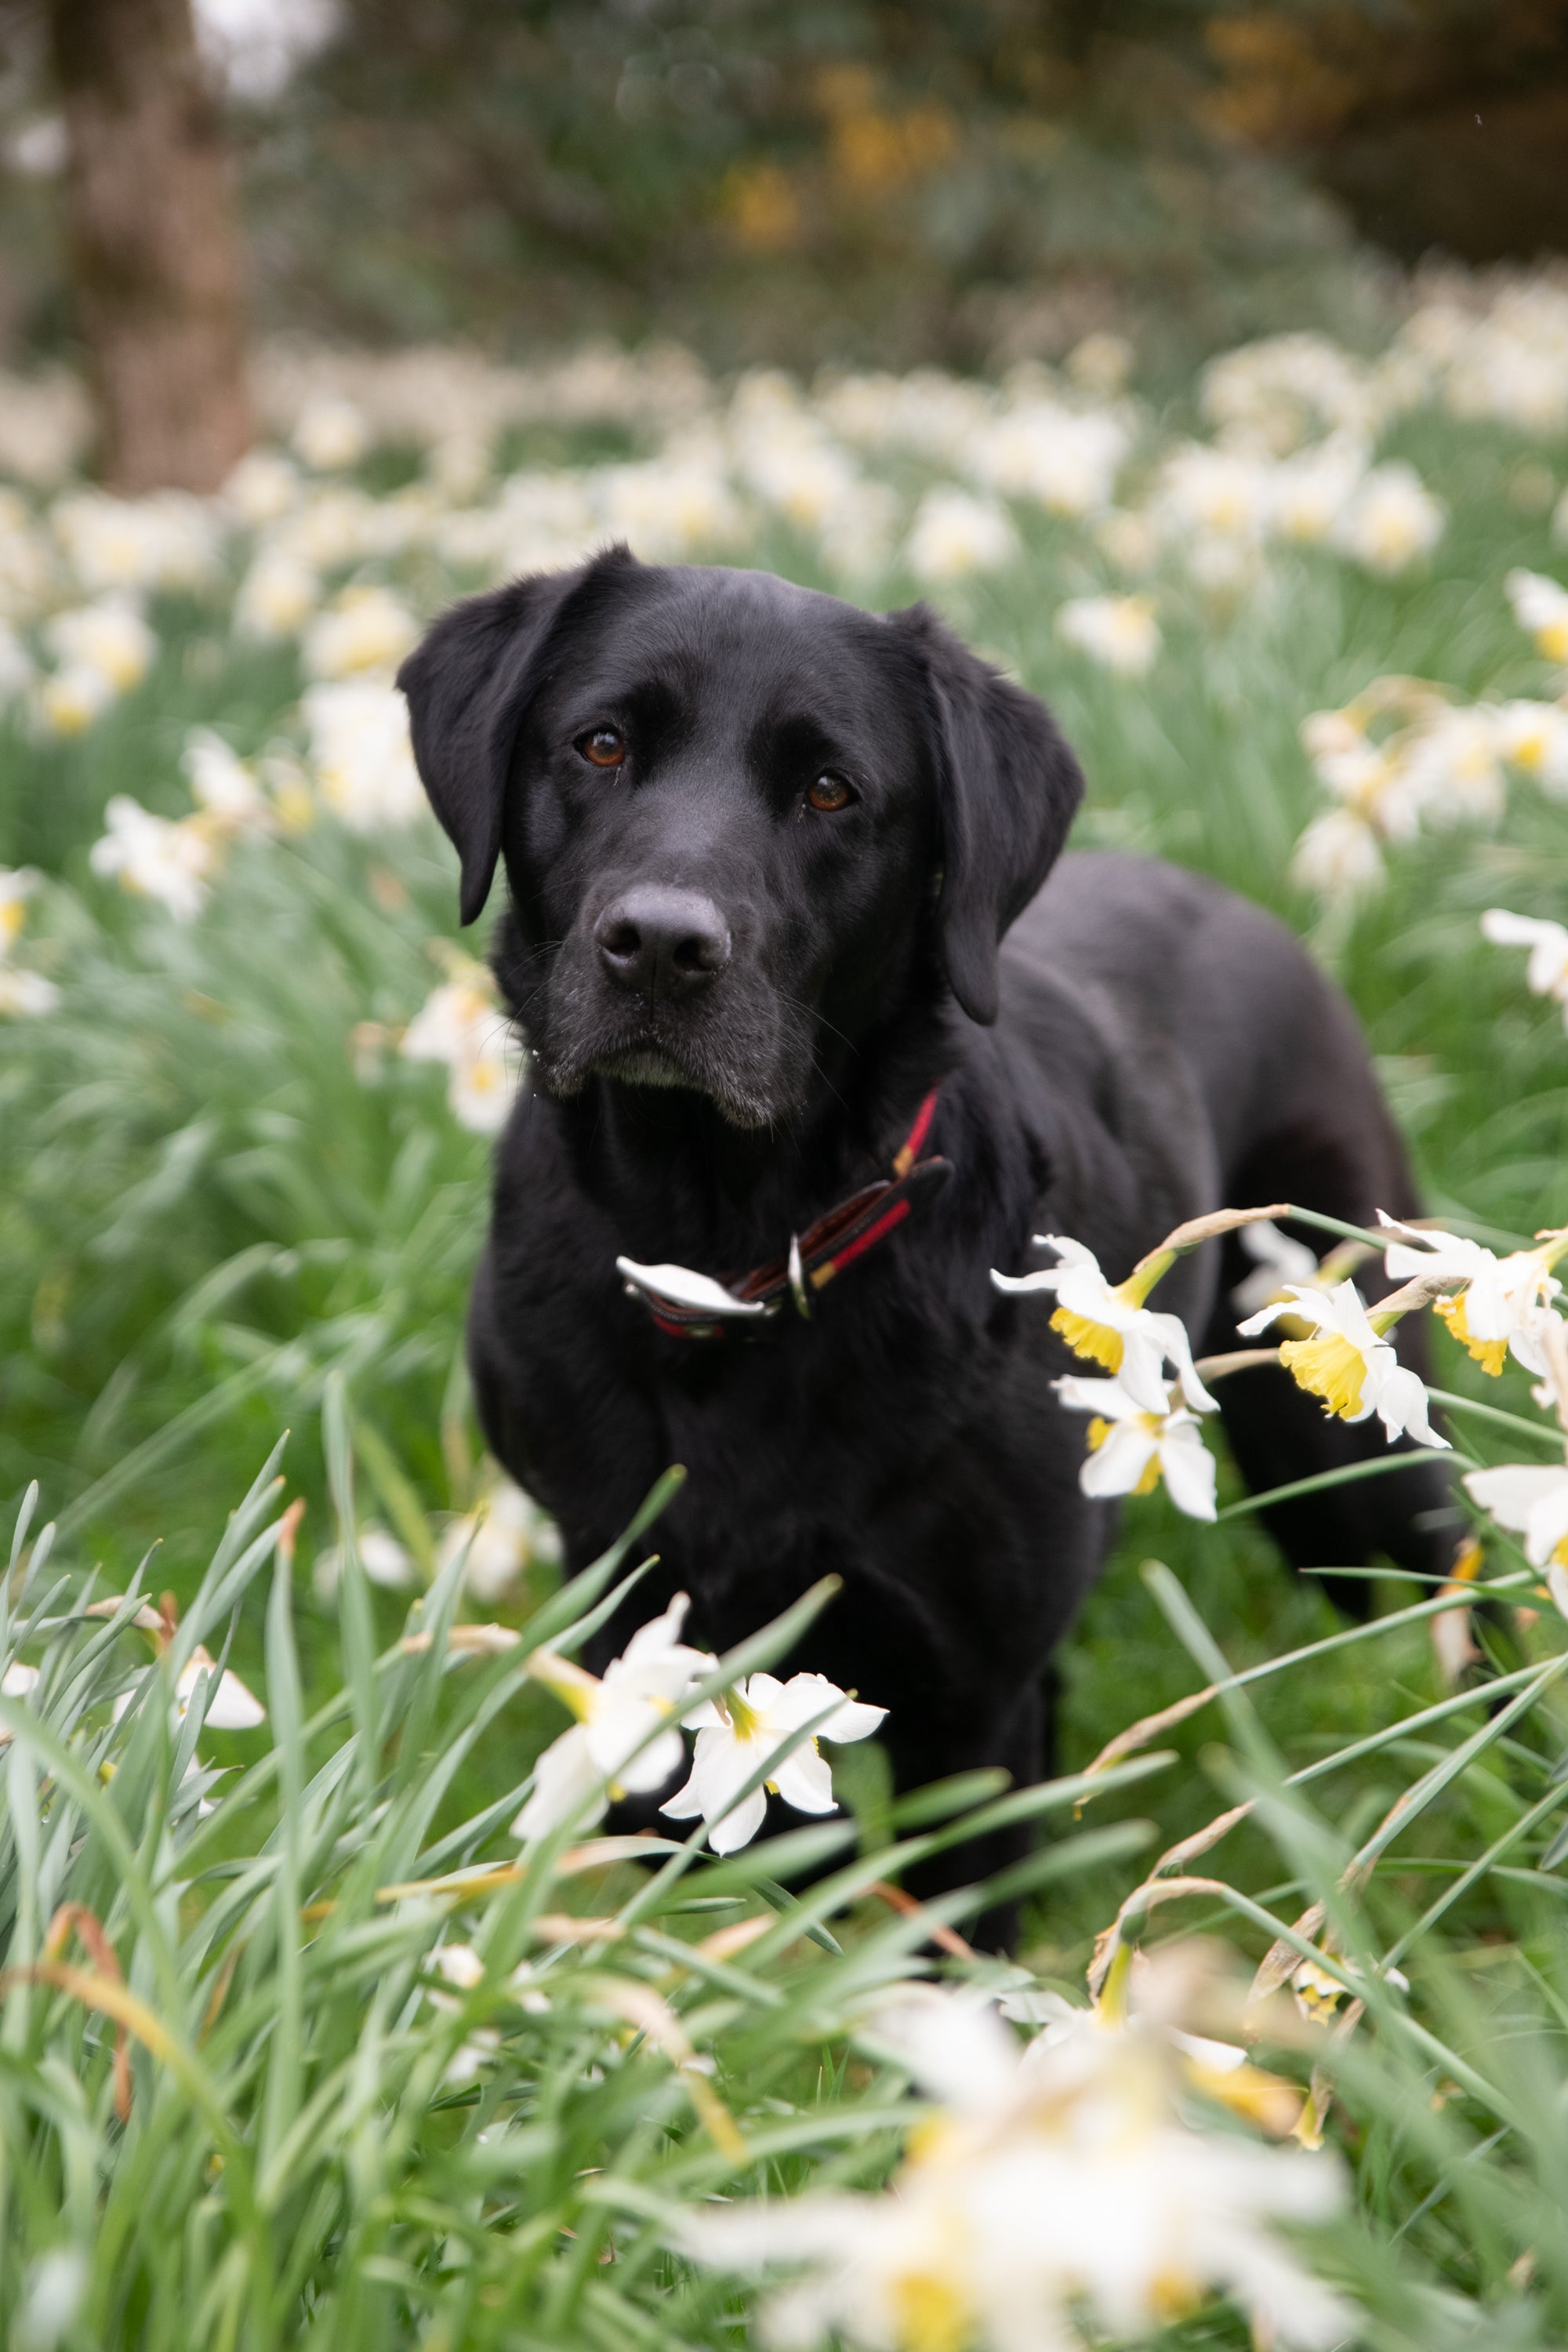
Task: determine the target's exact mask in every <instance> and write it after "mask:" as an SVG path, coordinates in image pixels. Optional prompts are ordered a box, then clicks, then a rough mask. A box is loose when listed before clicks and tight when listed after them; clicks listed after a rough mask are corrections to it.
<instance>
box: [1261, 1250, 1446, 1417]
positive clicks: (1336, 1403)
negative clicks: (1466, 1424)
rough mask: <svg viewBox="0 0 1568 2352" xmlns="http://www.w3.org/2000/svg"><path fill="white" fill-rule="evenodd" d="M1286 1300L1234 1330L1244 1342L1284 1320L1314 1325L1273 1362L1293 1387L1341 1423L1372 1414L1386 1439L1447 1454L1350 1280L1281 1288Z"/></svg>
mask: <svg viewBox="0 0 1568 2352" xmlns="http://www.w3.org/2000/svg"><path fill="white" fill-rule="evenodd" d="M1285 1287H1286V1291H1287V1293H1288V1296H1287V1297H1285V1298H1283V1299H1279V1300H1277V1301H1276V1302H1275V1303H1274V1304H1273V1305H1271V1306H1268V1307H1264V1308H1263V1309H1262V1311H1261V1313H1259V1314H1257V1315H1253V1316H1249V1317H1248V1318H1247V1321H1246V1322H1245V1323H1239V1324H1237V1330H1238V1331H1239V1332H1240V1333H1241V1334H1242V1336H1243V1338H1245V1339H1251V1338H1253V1337H1254V1336H1255V1335H1256V1334H1257V1333H1258V1332H1259V1331H1264V1330H1267V1329H1268V1326H1269V1324H1271V1323H1274V1322H1277V1321H1278V1320H1279V1318H1280V1317H1281V1316H1283V1315H1296V1316H1300V1318H1301V1320H1302V1321H1303V1322H1304V1323H1310V1325H1311V1327H1312V1336H1311V1338H1310V1339H1287V1340H1285V1341H1284V1342H1283V1344H1282V1345H1281V1347H1280V1349H1279V1360H1280V1362H1281V1363H1282V1364H1283V1365H1284V1367H1285V1369H1286V1370H1287V1371H1288V1372H1289V1374H1290V1376H1291V1378H1292V1380H1294V1381H1296V1383H1297V1385H1298V1386H1299V1387H1300V1388H1304V1389H1306V1390H1307V1391H1309V1392H1310V1394H1311V1395H1312V1396H1316V1397H1321V1399H1322V1401H1323V1405H1324V1409H1325V1411H1327V1412H1331V1413H1335V1414H1337V1415H1338V1417H1339V1418H1340V1420H1342V1421H1350V1422H1356V1421H1367V1420H1369V1419H1370V1418H1371V1416H1372V1415H1373V1413H1374V1412H1375V1413H1376V1414H1377V1416H1378V1419H1379V1420H1380V1421H1381V1422H1382V1423H1383V1425H1384V1429H1386V1431H1387V1432H1388V1434H1389V1436H1390V1437H1391V1438H1394V1437H1400V1436H1404V1435H1406V1434H1408V1435H1409V1436H1411V1437H1414V1438H1415V1440H1416V1442H1417V1443H1418V1444H1422V1445H1432V1446H1436V1447H1438V1448H1439V1449H1441V1450H1442V1451H1444V1452H1447V1446H1448V1441H1447V1438H1446V1437H1440V1436H1439V1435H1438V1434H1437V1432H1436V1430H1435V1429H1434V1428H1433V1427H1432V1425H1431V1423H1430V1422H1429V1420H1428V1419H1427V1409H1426V1390H1425V1388H1423V1386H1422V1384H1421V1381H1420V1380H1419V1379H1418V1378H1417V1376H1416V1374H1415V1372H1413V1371H1411V1370H1408V1368H1407V1367H1406V1366H1405V1365H1404V1364H1402V1363H1401V1362H1400V1360H1399V1359H1398V1357H1397V1356H1396V1355H1395V1354H1394V1349H1392V1347H1390V1345H1389V1343H1388V1341H1387V1340H1386V1339H1384V1338H1382V1336H1381V1335H1380V1334H1379V1333H1378V1332H1377V1331H1376V1330H1375V1329H1374V1328H1373V1325H1372V1323H1371V1322H1370V1321H1369V1319H1368V1317H1367V1310H1366V1305H1365V1302H1364V1300H1363V1298H1362V1297H1361V1294H1360V1293H1359V1291H1358V1290H1357V1289H1356V1286H1355V1285H1354V1283H1353V1282H1337V1283H1336V1284H1335V1285H1334V1286H1333V1288H1332V1289H1331V1290H1311V1289H1309V1288H1307V1287H1306V1286H1304V1285H1303V1284H1301V1283H1297V1282H1292V1283H1288V1284H1287V1285H1286V1286H1285Z"/></svg>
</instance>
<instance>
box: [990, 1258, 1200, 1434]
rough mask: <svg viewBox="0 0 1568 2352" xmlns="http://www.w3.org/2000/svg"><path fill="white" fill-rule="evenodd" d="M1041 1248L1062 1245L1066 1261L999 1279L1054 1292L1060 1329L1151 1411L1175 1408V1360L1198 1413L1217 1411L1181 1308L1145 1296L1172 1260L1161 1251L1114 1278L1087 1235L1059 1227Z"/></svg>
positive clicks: (1055, 1326) (1008, 1285)
mask: <svg viewBox="0 0 1568 2352" xmlns="http://www.w3.org/2000/svg"><path fill="white" fill-rule="evenodd" d="M1035 1244H1036V1247H1037V1248H1039V1249H1054V1250H1055V1251H1056V1253H1057V1255H1058V1258H1059V1259H1060V1260H1061V1263H1060V1265H1053V1266H1047V1267H1045V1268H1044V1269H1043V1270H1042V1271H1041V1272H1039V1273H1038V1274H1023V1275H1010V1274H998V1273H996V1272H995V1271H994V1269H993V1272H992V1276H991V1279H992V1281H993V1283H994V1285H995V1286H996V1288H997V1289H998V1290H1003V1291H1011V1292H1019V1293H1027V1292H1030V1291H1036V1290H1047V1291H1054V1292H1055V1294H1056V1299H1057V1308H1056V1312H1055V1314H1054V1315H1053V1316H1052V1317H1051V1328H1052V1330H1053V1331H1059V1332H1060V1334H1061V1336H1062V1338H1063V1339H1065V1340H1066V1341H1067V1343H1068V1347H1069V1348H1070V1349H1072V1351H1073V1353H1074V1355H1077V1356H1087V1357H1088V1358H1089V1360H1090V1361H1091V1362H1093V1363H1096V1364H1103V1365H1104V1367H1105V1369H1106V1370H1107V1371H1108V1372H1114V1373H1115V1375H1116V1377H1117V1379H1118V1380H1119V1381H1121V1385H1122V1387H1123V1388H1124V1389H1125V1390H1126V1391H1127V1393H1128V1395H1129V1396H1130V1397H1131V1399H1132V1400H1133V1402H1135V1403H1136V1404H1137V1405H1138V1406H1139V1407H1140V1409H1141V1410H1142V1412H1153V1413H1158V1414H1160V1415H1161V1416H1162V1418H1163V1416H1164V1414H1165V1413H1166V1412H1169V1410H1170V1400H1169V1397H1168V1396H1167V1394H1166V1380H1165V1369H1164V1368H1165V1365H1166V1363H1167V1362H1169V1363H1171V1364H1173V1366H1174V1367H1175V1372H1176V1378H1177V1380H1178V1381H1180V1383H1181V1389H1182V1396H1183V1399H1184V1402H1185V1403H1186V1405H1187V1407H1188V1409H1189V1410H1190V1411H1191V1412H1217V1410H1218V1407H1217V1406H1216V1404H1215V1400H1214V1398H1213V1397H1212V1396H1210V1394H1209V1392H1208V1391H1207V1389H1205V1386H1204V1384H1203V1382H1202V1381H1200V1380H1199V1378H1198V1376H1197V1373H1196V1371H1195V1370H1194V1367H1193V1349H1192V1342H1191V1341H1190V1340H1189V1339H1188V1338H1187V1334H1186V1328H1185V1326H1184V1324H1183V1322H1182V1320H1181V1318H1180V1317H1179V1316H1176V1315H1157V1314H1155V1313H1154V1312H1153V1310H1152V1308H1150V1307H1145V1306H1144V1304H1143V1301H1144V1299H1145V1298H1146V1297H1148V1295H1149V1293H1150V1291H1151V1290H1152V1288H1153V1286H1154V1285H1155V1283H1156V1282H1157V1281H1158V1280H1159V1278H1160V1276H1161V1275H1162V1274H1163V1273H1165V1272H1166V1271H1167V1270H1168V1268H1169V1265H1170V1260H1169V1259H1168V1258H1166V1259H1164V1260H1163V1262H1162V1260H1161V1259H1159V1258H1153V1259H1151V1260H1150V1261H1149V1263H1148V1264H1147V1265H1145V1266H1144V1267H1143V1268H1142V1271H1141V1272H1139V1273H1135V1274H1130V1275H1129V1276H1128V1277H1127V1279H1126V1281H1125V1282H1119V1283H1116V1284H1115V1285H1112V1284H1110V1283H1109V1282H1107V1280H1106V1278H1105V1276H1104V1275H1102V1274H1101V1272H1100V1261H1099V1260H1098V1258H1096V1256H1095V1255H1094V1253H1093V1251H1092V1250H1088V1249H1085V1247H1084V1245H1083V1244H1082V1243H1081V1242H1075V1241H1069V1240H1068V1238H1067V1237H1066V1236H1065V1235H1062V1234H1036V1236H1035Z"/></svg>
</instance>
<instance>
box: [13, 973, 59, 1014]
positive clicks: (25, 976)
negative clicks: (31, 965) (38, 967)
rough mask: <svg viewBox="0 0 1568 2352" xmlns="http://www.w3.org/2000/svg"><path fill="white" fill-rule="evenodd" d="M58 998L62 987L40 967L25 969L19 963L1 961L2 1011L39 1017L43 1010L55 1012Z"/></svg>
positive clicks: (44, 1011)
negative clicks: (46, 976)
mask: <svg viewBox="0 0 1568 2352" xmlns="http://www.w3.org/2000/svg"><path fill="white" fill-rule="evenodd" d="M59 1001H60V992H59V990H58V988H57V987H56V986H55V983H54V982H53V981H52V980H46V979H45V978H44V975H43V973H42V972H41V971H25V970H23V968H22V967H21V966H20V965H19V964H14V963H5V962H0V1013H13V1014H16V1016H17V1017H18V1018H20V1019H21V1020H24V1021H36V1020H37V1019H38V1017H39V1016H40V1015H41V1014H43V1013H52V1012H53V1011H54V1009H55V1007H56V1006H57V1005H58V1003H59Z"/></svg>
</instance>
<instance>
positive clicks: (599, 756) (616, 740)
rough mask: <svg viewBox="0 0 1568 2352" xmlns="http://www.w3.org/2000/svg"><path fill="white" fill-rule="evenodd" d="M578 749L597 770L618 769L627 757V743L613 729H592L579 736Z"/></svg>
mask: <svg viewBox="0 0 1568 2352" xmlns="http://www.w3.org/2000/svg"><path fill="white" fill-rule="evenodd" d="M577 749H578V750H579V751H581V752H582V754H583V757H584V760H587V761H590V762H591V764H592V765H593V766H594V767H595V768H618V767H619V766H620V764H621V761H623V760H624V759H625V758H626V742H625V740H624V739H623V738H622V737H621V736H619V735H617V734H616V730H615V729H614V728H613V727H594V728H590V730H589V731H588V733H587V734H586V735H579V736H578V738H577Z"/></svg>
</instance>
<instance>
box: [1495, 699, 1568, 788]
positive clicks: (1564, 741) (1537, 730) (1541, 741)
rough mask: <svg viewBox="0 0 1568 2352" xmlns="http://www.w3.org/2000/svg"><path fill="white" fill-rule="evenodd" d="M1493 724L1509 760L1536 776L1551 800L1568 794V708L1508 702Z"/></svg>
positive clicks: (1500, 749) (1505, 756)
mask: <svg viewBox="0 0 1568 2352" xmlns="http://www.w3.org/2000/svg"><path fill="white" fill-rule="evenodd" d="M1492 724H1493V728H1494V730H1495V733H1496V738H1497V747H1498V750H1499V751H1500V753H1501V754H1502V756H1503V758H1504V759H1505V760H1507V761H1510V762H1511V763H1512V765H1513V766H1514V767H1516V768H1520V769H1522V770H1523V772H1524V773H1525V774H1526V775H1527V776H1533V777H1534V779H1535V781H1536V782H1537V783H1538V784H1539V785H1540V786H1541V789H1542V792H1543V793H1547V794H1548V796H1549V797H1550V798H1551V799H1552V800H1561V799H1562V798H1563V795H1564V794H1565V793H1568V706H1564V705H1563V703H1561V702H1527V701H1520V702H1505V703H1504V704H1503V705H1502V707H1501V709H1499V710H1498V711H1497V712H1496V713H1495V714H1494V717H1493V721H1492Z"/></svg>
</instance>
